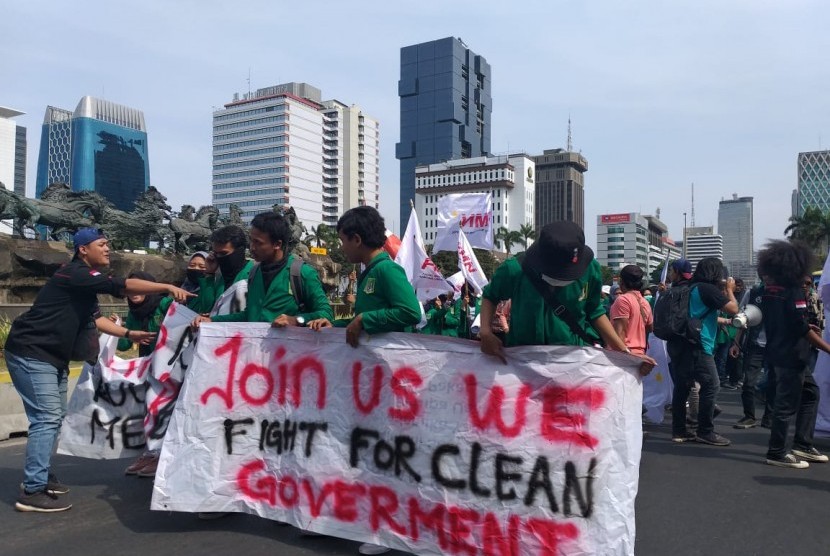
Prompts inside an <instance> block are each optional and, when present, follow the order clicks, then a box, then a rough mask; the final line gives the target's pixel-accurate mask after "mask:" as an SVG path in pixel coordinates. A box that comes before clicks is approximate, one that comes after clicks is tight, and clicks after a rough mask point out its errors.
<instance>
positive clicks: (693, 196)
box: [692, 182, 695, 228]
mask: <svg viewBox="0 0 830 556" xmlns="http://www.w3.org/2000/svg"><path fill="white" fill-rule="evenodd" d="M694 227H695V182H692V228H694Z"/></svg>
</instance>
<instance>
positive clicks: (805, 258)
mask: <svg viewBox="0 0 830 556" xmlns="http://www.w3.org/2000/svg"><path fill="white" fill-rule="evenodd" d="M812 265H813V253H812V251H811V250H810V248H809V247H807V246H806V245H804V244H801V243H791V242H788V241H781V240H779V241H771V242H769V243H768V244H767V245H766V246H765V248H764V249H762V250H761V252H760V253H759V254H758V274H759V275H761V278H762V279H763V281H764V295H763V297H762V301H761V304H762V306H761V310H762V311H763V313H764V321H763V322H764V331H765V332H766V336H767V343H766V347H767V349H766V357H767V360H766V362H767V367H768V369H769V371H770V376H771V377H774V379H775V402H774V406H773V411H772V419H771V426H770V439H769V448H768V450H767V457H766V462H767V463H768V464H769V465H775V466H778V467H788V468H792V469H804V468H807V467H809V465H810V464H809V463H807V462H808V461H811V462H821V463H823V462H827V461H828V457H827V456H826V455H824V454H822V453H820V452H819V451H818V450H816V448H815V446H813V433H814V430H815V426H816V417H817V414H818V404H819V388H818V386H817V385H816V382H815V379H814V378H813V369H812V366H811V365H812V363H813V348H817V349H820V350H822V351H824V352H826V353H830V344H828V343H827V342H825V341H824V340H823V339H822V338H821V336H820V335H819V334H818V333H817V332H816V330H817V327H815V326H812V325H811V324H810V322H809V314H808V308H807V299H806V296H805V293H804V291H803V289H802V288H801V284H802V280H803V278H804V276H805V275H808V274H809V272H810V270H811V269H812ZM794 415H795V416H796V421H795V437H794V439H793V443H792V448H791V449H788V442H787V436H788V429H789V426H790V421H791V420H792V417H793V416H794Z"/></svg>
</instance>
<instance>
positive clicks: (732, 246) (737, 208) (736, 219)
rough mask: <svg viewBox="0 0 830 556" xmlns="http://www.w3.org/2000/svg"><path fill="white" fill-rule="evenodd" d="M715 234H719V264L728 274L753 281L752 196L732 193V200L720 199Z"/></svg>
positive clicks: (746, 280) (754, 275) (749, 281)
mask: <svg viewBox="0 0 830 556" xmlns="http://www.w3.org/2000/svg"><path fill="white" fill-rule="evenodd" d="M718 233H719V234H720V235H721V236H723V264H725V265H726V267H727V268H728V269H729V273H730V275H731V276H734V277H735V278H742V279H743V280H744V281H745V282H748V283H753V282H755V277H756V273H755V269H754V267H753V265H752V254H753V252H754V245H753V239H752V238H753V220H752V197H738V196H737V195H733V196H732V199H726V200H723V201H721V202H720V204H719V205H718Z"/></svg>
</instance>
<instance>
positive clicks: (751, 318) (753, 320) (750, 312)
mask: <svg viewBox="0 0 830 556" xmlns="http://www.w3.org/2000/svg"><path fill="white" fill-rule="evenodd" d="M763 318H764V314H763V313H762V312H761V309H760V308H759V307H758V306H757V305H747V306H746V307H744V310H743V311H741V312H740V313H738V314H737V315H735V316H734V317H732V326H734V327H735V328H751V327H753V326H758V325H759V324H761V321H762V320H763Z"/></svg>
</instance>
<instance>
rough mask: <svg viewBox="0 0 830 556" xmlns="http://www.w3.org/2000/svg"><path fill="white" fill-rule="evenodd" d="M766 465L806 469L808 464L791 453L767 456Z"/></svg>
mask: <svg viewBox="0 0 830 556" xmlns="http://www.w3.org/2000/svg"><path fill="white" fill-rule="evenodd" d="M767 465H775V466H776V467H789V468H790V469H807V468H808V467H810V464H809V463H807V462H806V461H801V460H799V459H798V458H797V457H795V456H794V455H792V454H784V457H781V458H771V457H769V456H767Z"/></svg>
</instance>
